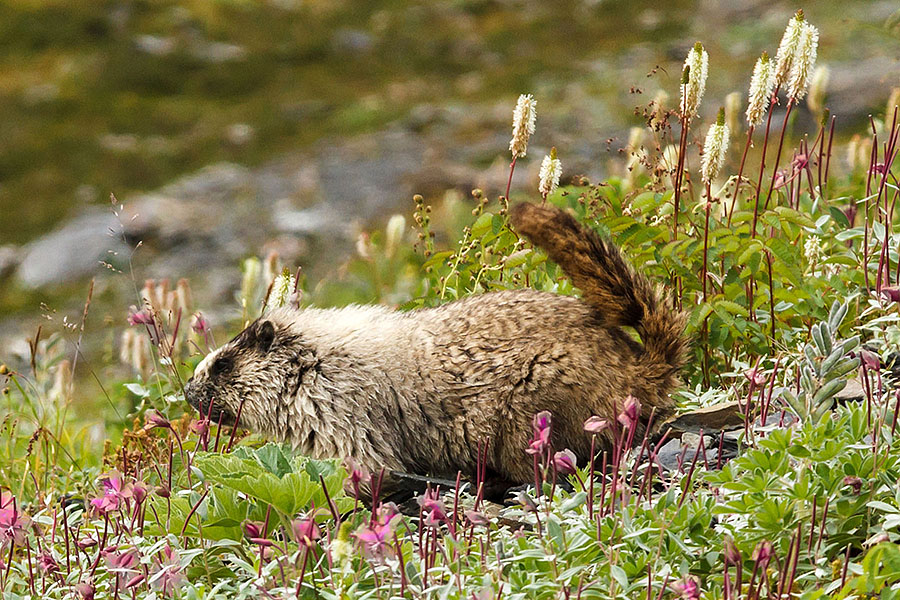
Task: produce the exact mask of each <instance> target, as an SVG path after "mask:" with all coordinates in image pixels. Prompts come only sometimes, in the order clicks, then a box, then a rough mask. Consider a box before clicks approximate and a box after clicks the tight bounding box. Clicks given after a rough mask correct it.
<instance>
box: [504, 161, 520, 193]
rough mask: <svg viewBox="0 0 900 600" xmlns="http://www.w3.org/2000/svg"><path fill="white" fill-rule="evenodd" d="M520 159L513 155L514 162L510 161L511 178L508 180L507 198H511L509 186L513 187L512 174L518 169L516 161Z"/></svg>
mask: <svg viewBox="0 0 900 600" xmlns="http://www.w3.org/2000/svg"><path fill="white" fill-rule="evenodd" d="M518 159H519V157H518V156H513V159H512V162H511V163H509V180H508V181H507V182H506V195H505V196H506V199H507V200H508V199H509V188H511V187H512V176H513V171H515V170H516V161H517V160H518Z"/></svg>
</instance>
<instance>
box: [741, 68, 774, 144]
mask: <svg viewBox="0 0 900 600" xmlns="http://www.w3.org/2000/svg"><path fill="white" fill-rule="evenodd" d="M774 87H775V70H774V68H773V65H772V61H771V60H769V53H768V52H763V53H762V56H760V57H759V59H758V60H757V61H756V66H754V67H753V77H751V78H750V94H749V99H748V101H747V123H748V124H749V125H750V127H756V126H757V125H759V124H760V123H762V121H763V117H765V116H766V111H767V110H768V109H769V101H770V99H771V97H772V89H773V88H774Z"/></svg>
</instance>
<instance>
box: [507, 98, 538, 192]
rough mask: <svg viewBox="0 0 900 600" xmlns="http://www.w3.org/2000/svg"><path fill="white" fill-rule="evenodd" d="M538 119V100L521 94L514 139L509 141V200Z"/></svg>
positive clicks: (514, 118) (515, 110) (514, 117)
mask: <svg viewBox="0 0 900 600" xmlns="http://www.w3.org/2000/svg"><path fill="white" fill-rule="evenodd" d="M536 119H537V100H535V99H534V96H532V95H531V94H521V95H520V96H519V100H518V101H517V102H516V108H515V109H514V110H513V124H512V139H511V140H510V141H509V151H510V152H511V153H512V162H511V163H510V165H509V181H508V182H507V183H506V197H507V198H509V188H510V186H512V176H513V171H515V169H516V161H517V160H518V159H519V157H522V156H525V154H526V153H527V151H528V139H529V138H530V137H531V136H532V135H534V124H535V120H536Z"/></svg>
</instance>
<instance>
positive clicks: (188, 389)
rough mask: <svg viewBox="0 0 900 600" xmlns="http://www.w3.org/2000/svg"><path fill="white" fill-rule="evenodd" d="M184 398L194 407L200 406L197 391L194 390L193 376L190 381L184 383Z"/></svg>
mask: <svg viewBox="0 0 900 600" xmlns="http://www.w3.org/2000/svg"><path fill="white" fill-rule="evenodd" d="M184 399H185V400H187V401H188V404H190V405H191V406H193V407H194V408H198V403H197V392H196V391H195V390H194V378H193V377H191V378H190V379H189V380H188V382H187V383H186V384H184Z"/></svg>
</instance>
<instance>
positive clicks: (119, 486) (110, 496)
mask: <svg viewBox="0 0 900 600" xmlns="http://www.w3.org/2000/svg"><path fill="white" fill-rule="evenodd" d="M100 483H101V485H102V486H103V495H102V496H99V497H97V498H94V499H93V500H91V506H93V507H94V508H96V509H97V510H98V511H100V512H101V513H110V512H113V511H115V510H119V509H120V508H121V507H122V506H123V505H125V504H127V503H128V500H129V499H130V498H131V497H132V486H131V484H130V483H125V480H124V478H123V477H122V474H121V473H119V472H118V471H112V472H110V473H106V474H105V475H103V476H101V478H100Z"/></svg>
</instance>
